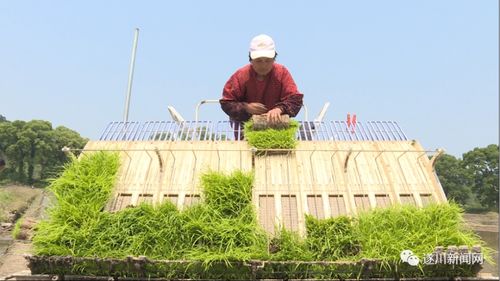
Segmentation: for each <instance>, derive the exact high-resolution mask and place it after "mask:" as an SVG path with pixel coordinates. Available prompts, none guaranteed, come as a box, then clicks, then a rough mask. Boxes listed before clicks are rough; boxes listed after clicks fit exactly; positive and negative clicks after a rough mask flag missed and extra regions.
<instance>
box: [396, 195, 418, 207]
mask: <svg viewBox="0 0 500 281" xmlns="http://www.w3.org/2000/svg"><path fill="white" fill-rule="evenodd" d="M399 199H400V200H401V204H403V205H404V204H411V205H415V198H413V194H399Z"/></svg>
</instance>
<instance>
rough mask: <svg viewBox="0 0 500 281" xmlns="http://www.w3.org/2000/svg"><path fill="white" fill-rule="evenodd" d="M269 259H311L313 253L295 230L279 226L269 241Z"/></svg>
mask: <svg viewBox="0 0 500 281" xmlns="http://www.w3.org/2000/svg"><path fill="white" fill-rule="evenodd" d="M269 252H270V257H269V258H270V260H276V261H311V260H313V254H312V252H311V251H310V250H309V248H308V245H307V244H306V242H305V241H304V239H303V238H302V237H300V235H299V234H298V233H297V232H294V231H290V230H287V229H285V228H281V229H279V230H278V231H277V232H276V235H275V237H273V238H272V239H271V241H270V243H269Z"/></svg>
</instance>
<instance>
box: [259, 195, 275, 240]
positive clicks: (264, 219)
mask: <svg viewBox="0 0 500 281" xmlns="http://www.w3.org/2000/svg"><path fill="white" fill-rule="evenodd" d="M275 216H276V208H275V203H274V196H273V195H260V196H259V221H260V225H261V226H262V227H263V228H264V229H265V230H266V232H267V233H271V234H274V218H275Z"/></svg>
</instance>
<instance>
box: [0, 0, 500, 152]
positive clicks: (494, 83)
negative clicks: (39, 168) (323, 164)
mask: <svg viewBox="0 0 500 281" xmlns="http://www.w3.org/2000/svg"><path fill="white" fill-rule="evenodd" d="M498 23H499V19H498V1H496V0H481V1H473V0H468V1H461V0H449V1H447V0H440V1H426V0H418V1H417V0H413V1H398V0H393V1H382V0H377V1H368V0H365V1H360V0H357V1H356V0H355V1H347V0H345V1H290V0H288V1H255V0H254V1H22V0H21V1H1V2H0V30H1V33H0V34H1V36H2V38H1V44H0V58H1V59H0V61H1V62H0V114H2V115H4V116H5V117H7V119H8V120H32V119H43V120H48V121H51V122H52V124H53V125H54V126H59V125H63V126H66V127H69V128H71V129H73V130H76V131H78V132H79V133H80V134H81V135H82V136H84V137H88V138H90V139H96V138H98V137H99V136H100V134H101V132H102V130H103V129H104V127H105V126H106V125H107V123H108V122H110V121H120V120H122V119H123V111H124V104H125V93H126V88H127V78H128V67H129V63H130V56H131V50H132V41H133V33H134V28H136V27H138V28H140V35H139V47H138V50H137V59H136V67H135V76H134V83H133V93H132V99H131V105H130V114H129V120H131V121H146V120H170V116H169V114H168V111H167V106H168V105H173V106H174V107H175V108H176V109H177V110H178V111H179V112H180V113H181V114H182V115H183V116H184V117H185V118H186V119H190V120H192V119H194V109H195V105H196V103H197V102H198V101H200V100H202V99H218V98H219V97H220V95H221V91H222V87H223V85H224V83H225V82H226V81H227V79H228V78H229V76H230V75H231V74H232V73H233V72H234V71H235V70H236V69H237V68H239V67H241V66H243V65H245V64H246V63H247V62H248V61H247V52H248V44H249V41H250V39H251V38H252V37H253V36H255V35H258V34H261V33H266V34H269V35H271V36H272V37H273V38H274V39H275V41H276V47H277V50H278V53H279V57H278V62H279V63H282V64H284V65H286V66H287V67H288V69H289V70H290V72H291V73H292V75H293V77H294V79H295V81H296V83H297V85H298V87H299V89H300V91H301V92H303V93H304V96H305V97H304V101H305V103H306V105H307V107H308V109H309V112H310V115H311V116H313V115H316V114H317V112H319V110H320V108H321V106H322V105H323V104H324V103H325V102H326V101H329V102H330V103H331V106H330V109H329V111H328V113H327V115H326V119H327V120H345V116H346V114H347V113H348V112H350V113H356V115H357V118H358V120H359V121H372V120H380V121H397V122H398V123H399V125H400V126H401V128H402V129H403V130H404V131H405V133H406V134H407V136H408V137H409V138H411V139H416V140H418V141H419V142H420V143H421V144H422V145H423V146H424V147H425V148H426V149H436V148H444V149H445V150H446V151H447V152H448V153H450V154H453V155H455V156H461V154H462V153H464V152H467V151H469V150H471V149H473V148H474V147H483V146H486V145H488V144H491V143H498V127H499V126H498V125H499V124H498V94H499V92H498V90H499V89H498V87H499V81H498V75H499V73H498V69H499V65H498V63H499V58H498V52H499V50H498V42H499V41H498ZM200 116H201V119H205V120H226V116H225V115H224V114H223V113H222V112H221V110H220V109H219V108H218V106H216V105H207V106H205V107H203V108H202V110H201V112H200ZM298 119H301V120H302V119H304V116H303V114H302V113H301V114H299V116H298Z"/></svg>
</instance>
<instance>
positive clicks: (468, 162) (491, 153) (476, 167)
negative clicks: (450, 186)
mask: <svg viewBox="0 0 500 281" xmlns="http://www.w3.org/2000/svg"><path fill="white" fill-rule="evenodd" d="M498 157H499V152H498V145H496V144H490V145H488V146H487V147H484V148H474V150H472V151H469V152H467V153H464V155H463V166H464V167H465V169H467V171H468V172H469V175H470V177H471V178H472V190H473V191H474V193H475V194H476V195H477V199H478V200H479V202H480V203H481V204H483V205H484V206H486V207H487V208H488V209H489V210H491V211H498V207H499V205H498V183H499V178H498V176H499V173H498V172H499V171H498Z"/></svg>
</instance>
